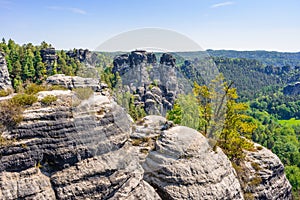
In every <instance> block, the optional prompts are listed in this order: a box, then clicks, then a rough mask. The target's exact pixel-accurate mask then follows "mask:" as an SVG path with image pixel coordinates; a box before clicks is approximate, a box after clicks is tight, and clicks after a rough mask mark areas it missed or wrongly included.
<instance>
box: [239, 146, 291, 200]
mask: <svg viewBox="0 0 300 200" xmlns="http://www.w3.org/2000/svg"><path fill="white" fill-rule="evenodd" d="M255 146H256V149H257V150H256V151H246V152H245V153H246V158H245V162H244V164H242V168H241V170H242V171H243V173H244V174H245V175H246V176H244V177H241V178H240V182H241V184H242V185H243V188H244V189H245V193H247V195H249V196H250V197H251V198H254V199H266V200H267V199H270V200H272V199H280V200H289V199H292V193H291V190H292V187H291V184H290V183H289V181H288V180H287V178H286V176H285V174H284V166H283V164H282V163H281V161H280V159H279V158H278V157H277V156H276V155H275V154H273V153H272V152H271V151H270V150H268V149H266V148H264V147H262V146H260V145H258V144H255Z"/></svg>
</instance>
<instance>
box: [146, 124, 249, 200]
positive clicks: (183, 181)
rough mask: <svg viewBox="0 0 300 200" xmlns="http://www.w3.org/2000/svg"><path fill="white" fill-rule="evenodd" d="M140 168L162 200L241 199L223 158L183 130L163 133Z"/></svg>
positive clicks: (194, 134) (195, 134) (197, 135)
mask: <svg viewBox="0 0 300 200" xmlns="http://www.w3.org/2000/svg"><path fill="white" fill-rule="evenodd" d="M143 167H144V170H145V175H144V176H145V180H146V181H147V182H149V183H150V184H151V185H152V186H153V187H154V188H155V189H156V190H157V192H158V193H159V194H160V195H161V197H163V198H165V199H243V193H242V190H241V187H240V184H239V181H238V179H237V176H236V173H235V171H234V169H233V167H232V165H231V163H230V161H229V159H228V158H227V157H226V155H225V154H224V153H223V152H222V151H221V150H220V149H219V148H218V149H217V150H216V151H213V149H212V148H211V147H210V146H209V144H208V142H207V140H206V138H205V137H204V136H202V135H201V134H200V133H199V132H197V131H195V130H193V129H190V128H187V127H183V126H177V127H173V128H170V129H169V130H166V131H164V132H163V133H162V134H161V135H160V137H159V139H158V140H157V142H156V146H155V149H154V150H153V151H151V152H150V153H149V155H148V156H147V158H146V161H145V162H144V164H143Z"/></svg>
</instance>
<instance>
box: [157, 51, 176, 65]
mask: <svg viewBox="0 0 300 200" xmlns="http://www.w3.org/2000/svg"><path fill="white" fill-rule="evenodd" d="M160 64H165V65H168V66H172V67H174V66H175V64H176V59H175V58H174V57H173V56H172V55H171V54H168V53H164V54H163V55H162V56H161V58H160Z"/></svg>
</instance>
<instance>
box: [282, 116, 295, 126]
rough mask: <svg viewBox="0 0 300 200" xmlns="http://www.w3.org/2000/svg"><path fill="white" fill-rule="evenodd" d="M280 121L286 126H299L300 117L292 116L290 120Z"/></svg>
mask: <svg viewBox="0 0 300 200" xmlns="http://www.w3.org/2000/svg"><path fill="white" fill-rule="evenodd" d="M279 123H280V124H281V125H285V126H297V125H300V119H298V120H297V119H295V118H291V119H289V120H279Z"/></svg>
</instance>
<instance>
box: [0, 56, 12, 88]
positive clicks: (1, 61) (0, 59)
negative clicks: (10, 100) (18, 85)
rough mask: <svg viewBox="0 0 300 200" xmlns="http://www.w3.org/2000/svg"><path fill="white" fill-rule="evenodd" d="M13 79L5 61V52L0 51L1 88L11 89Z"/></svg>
mask: <svg viewBox="0 0 300 200" xmlns="http://www.w3.org/2000/svg"><path fill="white" fill-rule="evenodd" d="M11 88H12V86H11V81H10V78H9V73H8V69H7V65H6V61H5V55H4V53H2V52H0V90H6V89H11Z"/></svg>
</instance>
